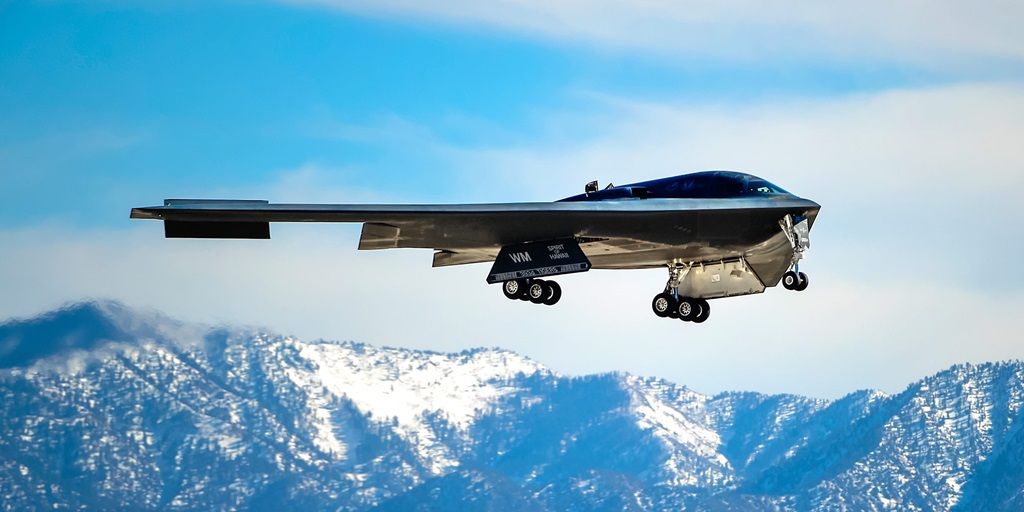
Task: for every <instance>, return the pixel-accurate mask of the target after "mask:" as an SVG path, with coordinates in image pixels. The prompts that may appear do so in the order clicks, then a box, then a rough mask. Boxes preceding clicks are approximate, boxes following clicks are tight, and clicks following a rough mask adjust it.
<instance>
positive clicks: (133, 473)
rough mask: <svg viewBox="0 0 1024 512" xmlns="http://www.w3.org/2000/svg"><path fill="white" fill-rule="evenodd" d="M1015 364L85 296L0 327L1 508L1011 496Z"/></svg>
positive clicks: (1022, 373)
mask: <svg viewBox="0 0 1024 512" xmlns="http://www.w3.org/2000/svg"><path fill="white" fill-rule="evenodd" d="M1022 378H1024V363H1021V362H1009V363H994V364H983V365H960V366H956V367H953V368H951V369H949V370H947V371H945V372H942V373H940V374H938V375H935V376H932V377H928V378H926V379H924V380H922V381H920V382H918V383H915V384H913V385H911V386H909V387H908V388H907V389H906V390H905V391H903V392H902V393H899V394H896V395H886V394H883V393H879V392H872V391H859V392H856V393H853V394H850V395H848V396H846V397H844V398H842V399H839V400H835V401H825V400H815V399H809V398H804V397H799V396H792V395H772V396H770V395H763V394H759V393H723V394H720V395H717V396H707V395H702V394H699V393H696V392H693V391H691V390H689V389H687V388H685V387H683V386H679V385H676V384H673V383H669V382H666V381H663V380H659V379H653V378H640V377H636V376H632V375H627V374H606V375H594V376H585V377H566V376H560V375H557V374H555V373H553V372H551V371H550V370H548V369H547V368H545V367H544V366H543V365H541V364H539V363H537V362H534V361H531V360H529V359H527V358H524V357H522V356H519V355H517V354H515V353H512V352H509V351H505V350H500V349H477V350H471V351H465V352H461V353H458V354H441V353H434V352H421V351H411V350H403V349H393V348H378V347H372V346H368V345H364V344H359V343H350V342H343V343H338V342H326V341H313V342H308V341H301V340H297V339H294V338H290V337H285V336H278V335H274V334H270V333H266V332H260V331H257V330H246V329H225V328H216V329H212V328H203V327H200V326H192V325H186V324H182V323H180V322H176V321H174V320H171V319H167V318H165V317H162V316H161V315H159V314H156V313H146V314H143V313H138V312H135V311H132V310H130V309H128V308H126V307H124V306H122V305H120V304H117V303H105V302H100V303H85V304H78V305H75V306H70V307H67V308H65V309H62V310H59V311H55V312H52V313H49V314H47V315H44V316H41V317H38V318H35V319H30V320H18V321H10V322H8V323H6V324H3V325H0V434H2V435H0V504H2V507H0V508H2V509H4V510H30V509H43V508H46V509H53V508H55V507H57V508H71V509H82V508H89V509H102V510H108V509H131V510H148V509H152V510H221V509H235V508H238V509H266V510H274V509H278V510H281V509H285V510H296V509H312V510H513V511H515V510H524V511H526V510H529V511H536V510H680V509H684V508H685V509H694V510H756V511H760V510H765V511H768V510H943V511H945V510H1024V433H1022V429H1021V425H1022V421H1021V420H1022V411H1021V404H1022V403H1024V383H1022Z"/></svg>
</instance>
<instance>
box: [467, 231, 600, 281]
mask: <svg viewBox="0 0 1024 512" xmlns="http://www.w3.org/2000/svg"><path fill="white" fill-rule="evenodd" d="M588 270H590V260H588V259H587V255H586V254H583V250H582V249H580V244H579V243H578V242H577V241H576V240H575V239H573V238H562V239H558V240H548V241H544V242H530V243H526V244H517V245H506V246H505V247H502V248H501V252H499V253H498V258H497V259H495V260H494V265H493V266H492V267H491V272H490V273H489V274H488V275H487V282H488V283H490V284H494V283H501V282H504V281H512V280H515V279H530V278H538V277H546V276H556V275H560V274H572V273H576V272H586V271H588Z"/></svg>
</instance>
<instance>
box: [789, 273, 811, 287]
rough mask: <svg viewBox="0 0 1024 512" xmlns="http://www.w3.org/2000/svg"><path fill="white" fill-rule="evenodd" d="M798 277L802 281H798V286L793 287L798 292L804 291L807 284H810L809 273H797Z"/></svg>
mask: <svg viewBox="0 0 1024 512" xmlns="http://www.w3.org/2000/svg"><path fill="white" fill-rule="evenodd" d="M797 277H798V278H799V279H800V282H799V283H797V285H796V287H795V288H793V289H794V290H796V291H798V292H802V291H804V290H806V289H807V285H808V284H810V281H809V280H808V279H807V274H804V273H803V272H800V273H799V274H797Z"/></svg>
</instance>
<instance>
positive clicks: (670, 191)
mask: <svg viewBox="0 0 1024 512" xmlns="http://www.w3.org/2000/svg"><path fill="white" fill-rule="evenodd" d="M594 188H596V187H591V188H589V189H588V191H587V193H585V194H580V195H578V196H572V197H567V198H565V199H562V201H604V200H608V199H625V198H637V199H649V198H650V199H653V198H679V199H712V198H728V197H744V196H763V195H772V194H789V192H786V191H785V190H783V189H782V188H781V187H778V186H776V185H773V184H772V183H769V182H768V181H765V180H763V179H761V178H758V177H757V176H751V175H749V174H743V173H739V172H733V171H704V172H696V173H693V174H684V175H682V176H675V177H672V178H662V179H660V180H652V181H644V182H641V183H634V184H631V185H623V186H621V187H609V188H606V189H604V190H600V191H594Z"/></svg>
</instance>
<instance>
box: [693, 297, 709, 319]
mask: <svg viewBox="0 0 1024 512" xmlns="http://www.w3.org/2000/svg"><path fill="white" fill-rule="evenodd" d="M696 302H697V307H698V308H700V313H697V316H695V317H693V323H695V324H699V323H702V322H703V321H705V320H707V319H708V317H709V316H711V305H710V304H708V301H706V300H704V299H697V301H696Z"/></svg>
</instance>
